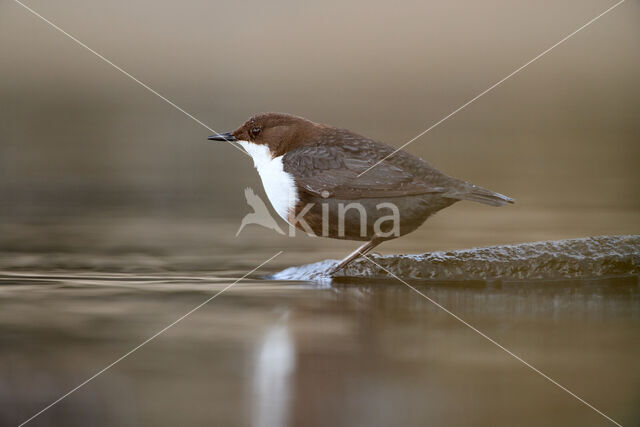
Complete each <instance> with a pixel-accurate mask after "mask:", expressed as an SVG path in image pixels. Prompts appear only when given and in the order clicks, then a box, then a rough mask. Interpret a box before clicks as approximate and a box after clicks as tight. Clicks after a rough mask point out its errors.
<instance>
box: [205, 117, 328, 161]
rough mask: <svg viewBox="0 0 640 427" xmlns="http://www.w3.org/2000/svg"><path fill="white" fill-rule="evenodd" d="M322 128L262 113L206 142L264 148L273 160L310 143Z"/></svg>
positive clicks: (300, 119)
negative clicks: (225, 142) (240, 143)
mask: <svg viewBox="0 0 640 427" xmlns="http://www.w3.org/2000/svg"><path fill="white" fill-rule="evenodd" d="M323 128H325V126H324V125H321V124H318V123H314V122H312V121H310V120H307V119H304V118H302V117H298V116H294V115H291V114H285V113H261V114H256V115H255V116H253V117H251V118H250V119H249V120H247V121H246V122H244V124H243V125H242V126H240V127H239V128H238V129H236V130H234V131H233V132H227V133H221V134H216V135H211V136H210V137H209V138H208V139H210V140H214V141H247V142H251V143H253V144H258V145H265V146H267V147H269V151H270V152H271V155H272V156H273V157H278V156H281V155H283V154H285V153H287V152H288V151H290V150H293V149H294V148H296V147H299V146H300V145H303V144H304V143H305V142H309V141H312V140H313V139H314V137H315V136H317V134H318V133H319V132H320V131H321V130H322V129H323Z"/></svg>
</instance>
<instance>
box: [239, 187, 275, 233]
mask: <svg viewBox="0 0 640 427" xmlns="http://www.w3.org/2000/svg"><path fill="white" fill-rule="evenodd" d="M244 197H245V199H247V204H248V205H249V206H251V207H252V208H253V212H250V213H248V214H246V215H245V216H244V218H242V222H241V223H240V228H238V231H237V232H236V237H238V235H239V234H240V232H241V231H242V230H243V229H244V227H245V226H246V225H248V224H257V225H261V226H263V227H266V228H270V229H272V230H274V231H275V232H277V233H279V234H284V231H282V229H281V228H280V226H279V225H278V223H277V222H276V221H275V220H274V219H273V217H272V216H271V215H269V209H267V206H266V205H265V204H264V202H263V201H262V199H261V198H260V197H258V196H257V195H256V193H254V192H253V189H252V188H251V187H247V188H245V189H244Z"/></svg>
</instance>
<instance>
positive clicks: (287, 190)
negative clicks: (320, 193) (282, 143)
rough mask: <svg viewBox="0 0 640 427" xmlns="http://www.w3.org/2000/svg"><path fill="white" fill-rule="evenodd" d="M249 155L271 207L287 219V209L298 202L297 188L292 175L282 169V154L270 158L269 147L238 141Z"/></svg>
mask: <svg viewBox="0 0 640 427" xmlns="http://www.w3.org/2000/svg"><path fill="white" fill-rule="evenodd" d="M238 143H239V144H240V145H242V147H243V148H244V149H245V150H246V151H247V153H249V155H251V158H252V159H253V165H254V166H255V168H256V169H257V170H258V174H259V175H260V179H261V180H262V186H263V187H264V191H265V193H267V197H268V198H269V201H270V202H271V205H272V206H273V209H275V211H276V212H277V213H278V215H280V217H282V219H284V220H285V221H287V222H288V221H289V218H288V217H289V210H290V209H293V208H294V207H295V205H296V203H297V202H298V189H297V188H296V186H295V182H294V180H293V176H292V175H291V174H290V173H287V172H285V171H284V167H283V165H282V156H279V157H276V158H272V157H271V151H270V150H269V147H267V146H266V145H261V144H254V143H253V142H250V141H238Z"/></svg>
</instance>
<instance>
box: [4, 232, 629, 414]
mask: <svg viewBox="0 0 640 427" xmlns="http://www.w3.org/2000/svg"><path fill="white" fill-rule="evenodd" d="M204 223H207V221H204ZM141 224H146V225H141ZM172 224H173V225H172ZM202 225H203V223H200V222H194V221H191V222H187V221H183V222H182V223H181V224H179V223H178V222H176V221H173V220H171V221H158V220H156V221H153V220H146V221H142V220H135V221H133V222H131V221H129V222H127V221H124V222H122V221H120V222H115V223H114V221H111V220H101V221H94V222H91V223H87V222H78V221H72V222H64V221H62V222H59V223H57V224H52V223H27V224H18V223H13V224H12V225H11V227H9V226H5V227H4V228H3V232H4V233H3V249H4V250H3V252H2V256H1V257H0V263H1V264H0V267H1V268H2V273H1V274H0V301H1V304H2V308H1V309H0V401H1V402H2V405H0V424H1V425H17V424H19V423H20V422H22V421H24V420H25V419H27V418H29V417H30V416H31V415H33V414H34V413H36V412H37V411H39V410H40V409H42V408H43V407H44V406H46V405H47V404H49V403H50V402H52V401H54V400H55V399H57V398H58V397H59V396H61V395H62V394H64V393H66V392H67V391H69V390H70V389H72V388H73V387H75V386H76V385H78V384H79V383H81V382H82V381H84V380H85V379H87V378H88V377H90V376H91V375H93V374H94V373H96V372H97V371H99V370H100V369H102V368H103V367H104V366H106V365H108V364H109V363H111V362H113V361H114V360H116V359H117V358H118V357H120V356H121V355H123V354H125V353H126V352H128V351H129V350H131V349H132V348H134V347H135V346H137V345H138V344H140V343H141V342H143V341H144V340H145V339H147V338H148V337H150V336H152V335H153V334H154V333H156V332H157V331H159V330H161V329H162V328H164V327H165V326H166V325H168V324H170V323H171V322H173V321H174V320H176V319H177V318H179V317H180V316H181V315H183V314H184V313H186V312H188V311H189V310H191V309H192V308H193V307H195V306H197V305H198V304H200V303H202V302H203V301H205V300H207V299H208V298H209V297H211V296H212V295H214V294H215V293H216V292H218V291H220V290H221V289H223V288H224V287H226V286H227V285H229V284H230V283H232V282H233V281H235V280H236V279H237V278H239V277H241V276H242V275H244V274H245V273H246V272H247V271H250V270H251V269H252V268H254V267H255V266H256V265H258V264H259V263H260V262H262V261H264V260H266V259H268V258H269V257H270V256H272V255H273V254H274V253H276V252H277V251H278V250H280V248H279V247H275V245H274V243H281V242H280V241H277V242H276V240H271V239H269V238H265V237H262V238H257V239H254V240H253V241H252V242H246V243H245V244H242V243H241V240H240V241H238V240H235V241H232V240H231V239H232V238H233V234H234V233H235V225H234V224H216V223H210V222H209V223H208V227H206V228H202ZM134 230H135V231H134ZM205 230H206V231H205ZM224 230H228V231H224ZM253 232H254V233H256V234H254V235H251V237H254V238H255V237H256V236H260V233H261V231H259V230H254V231H253ZM487 239H489V238H488V237H487ZM233 242H235V243H233ZM282 242H286V243H288V246H286V245H285V249H286V252H285V253H284V254H282V255H280V256H279V257H277V258H276V259H274V260H273V261H272V262H270V263H269V264H267V265H265V266H264V267H263V268H261V269H260V270H259V271H258V272H256V273H254V274H251V275H250V276H249V277H248V278H247V279H245V280H242V281H241V282H239V283H237V284H236V285H234V286H233V287H232V288H230V289H229V290H227V291H226V292H224V293H223V294H221V295H220V296H219V297H217V298H215V299H214V300H212V301H211V302H210V303H209V304H207V305H206V306H204V307H202V308H201V309H199V310H198V311H196V312H195V313H193V314H192V315H191V316H189V317H187V318H185V319H184V320H182V321H181V322H180V323H178V324H176V325H175V326H174V327H172V328H171V329H169V330H168V331H167V332H166V333H164V334H162V335H160V336H159V337H158V338H156V339H155V340H153V341H151V342H149V343H148V344H146V345H145V346H144V347H142V348H141V349H139V350H138V351H136V352H135V353H133V354H132V355H130V356H129V357H127V358H126V359H124V360H123V361H121V362H120V363H118V364H117V365H115V366H114V367H112V368H111V369H110V370H108V371H107V372H105V373H104V374H102V375H100V376H99V377H97V378H96V379H95V380H94V381H92V382H90V383H89V384H87V385H86V386H84V387H83V388H81V389H79V390H78V391H77V392H75V393H73V394H72V395H70V396H69V397H68V398H66V399H64V400H63V401H62V402H60V403H59V404H57V405H56V406H54V407H53V408H51V409H50V410H48V411H46V412H45V413H43V414H42V415H40V416H39V417H38V418H36V419H35V420H33V422H32V423H33V425H43V426H48V425H65V426H74V425H78V426H80V425H96V426H100V425H104V426H113V425H166V426H169V425H225V426H242V425H257V426H262V425H264V426H267V425H307V426H308V425H311V426H313V425H344V426H353V425H372V426H388V425H403V426H404V425H425V424H430V425H469V424H473V425H487V426H490V425H531V426H538V425H594V426H595V425H605V424H606V423H607V422H606V420H605V419H604V418H603V417H601V416H600V415H598V414H597V413H596V412H594V411H593V410H591V409H589V408H588V407H586V406H585V405H584V404H582V403H580V402H579V401H578V400H576V399H575V398H573V397H571V396H570V395H569V394H567V393H566V392H564V391H562V390H560V389H558V388H557V387H556V386H554V385H553V384H551V383H550V382H549V381H547V380H545V379H544V378H542V377H541V376H539V375H538V374H536V373H534V372H532V371H531V370H530V369H529V368H527V367H526V366H524V365H523V364H522V363H520V362H519V361H517V360H515V359H514V358H513V357H511V356H509V355H508V354H506V353H505V352H504V351H502V350H501V349H499V348H498V347H496V346H495V345H494V344H492V343H490V342H488V341H487V340H486V339H484V338H483V337H481V336H480V335H478V334H477V333H476V332H474V331H472V330H470V329H469V328H468V327H466V326H464V325H463V324H462V323H460V322H459V321H458V320H456V319H454V318H453V317H452V316H450V315H449V314H447V313H445V312H444V311H443V310H442V309H440V308H438V307H436V306H435V305H434V304H432V303H431V302H429V301H427V300H426V299H424V298H423V297H421V296H419V295H418V294H416V293H415V292H414V291H412V290H411V289H409V288H408V287H407V286H405V285H403V284H402V283H400V282H398V281H396V280H393V279H389V278H387V279H385V278H379V279H360V280H354V279H341V280H339V281H337V282H334V283H331V284H328V283H313V282H303V281H269V280H265V279H264V277H265V275H267V274H269V273H273V272H276V271H280V270H282V269H284V268H285V267H288V266H290V265H292V264H295V263H303V262H311V261H314V260H319V259H322V258H324V257H327V256H334V257H335V256H340V255H341V252H340V251H343V248H344V249H346V248H347V246H348V245H345V246H343V247H341V246H339V245H338V246H337V249H335V248H334V247H332V246H331V244H330V243H322V242H325V241H320V240H315V239H314V240H307V239H304V238H302V239H291V241H289V240H286V241H282ZM418 243H419V242H416V241H412V240H410V241H408V242H405V243H404V244H406V245H407V246H409V247H410V246H411V245H416V246H417V245H418ZM439 243H440V242H439ZM343 252H344V251H343ZM638 283H639V282H638V278H637V276H631V277H618V278H615V277H614V278H599V279H587V280H570V281H532V282H526V281H525V282H518V283H496V282H489V283H487V282H484V281H449V282H437V281H412V282H411V284H412V285H413V286H415V287H416V288H417V289H418V290H420V291H421V292H423V293H424V294H425V295H427V296H429V297H430V298H432V299H433V300H434V301H437V302H438V303H439V304H442V305H443V306H444V307H446V308H447V309H448V310H451V311H452V312H453V313H455V314H456V315H458V316H460V317H461V318H462V319H464V320H465V321H467V322H469V323H470V324H472V325H473V326H474V327H476V328H478V329H479V330H481V331H483V332H484V333H486V334H487V335H488V336H490V337H492V338H493V339H495V340H496V341H497V342H499V343H501V344H502V345H504V346H505V347H507V348H508V349H509V350H511V351H513V352H514V353H516V354H517V355H519V356H520V357H522V358H523V359H525V360H526V361H528V362H530V363H531V364H533V365H534V366H535V367H537V368H538V369H540V370H541V371H543V372H544V373H546V374H547V375H549V376H550V377H552V378H554V379H555V380H557V381H558V382H559V383H561V384H563V385H564V386H566V387H567V388H568V389H570V390H572V391H573V392H574V393H576V394H578V395H579V396H581V397H582V398H584V399H585V400H587V401H588V402H590V403H591V404H593V405H594V406H596V407H597V408H598V409H600V410H602V411H603V412H605V413H606V414H607V415H609V416H611V417H612V418H613V419H615V420H617V421H618V422H620V423H622V424H623V425H636V424H637V423H638V422H639V421H640V411H639V410H638V405H637V403H638V402H639V401H640V370H639V369H638V368H637V361H638V360H639V358H640V288H639V284H638Z"/></svg>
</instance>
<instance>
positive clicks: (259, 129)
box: [249, 127, 262, 138]
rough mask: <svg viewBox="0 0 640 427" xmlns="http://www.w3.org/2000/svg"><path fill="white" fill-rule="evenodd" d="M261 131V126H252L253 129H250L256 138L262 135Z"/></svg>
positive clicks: (252, 135)
mask: <svg viewBox="0 0 640 427" xmlns="http://www.w3.org/2000/svg"><path fill="white" fill-rule="evenodd" d="M260 132H262V129H261V128H259V127H254V128H251V130H250V131H249V133H250V134H251V137H252V138H256V137H257V136H258V135H260Z"/></svg>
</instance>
